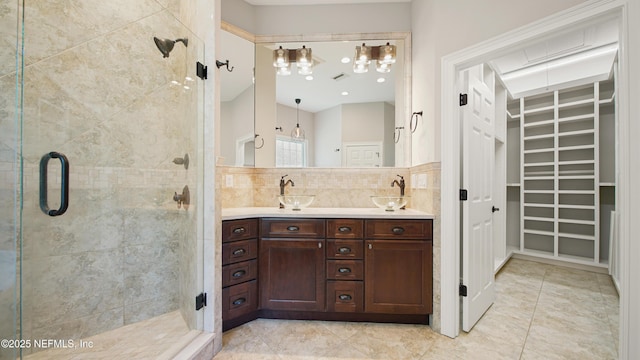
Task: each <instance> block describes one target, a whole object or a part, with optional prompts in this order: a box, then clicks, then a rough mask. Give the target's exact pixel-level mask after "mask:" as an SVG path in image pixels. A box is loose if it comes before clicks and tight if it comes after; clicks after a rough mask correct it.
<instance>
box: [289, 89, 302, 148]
mask: <svg viewBox="0 0 640 360" xmlns="http://www.w3.org/2000/svg"><path fill="white" fill-rule="evenodd" d="M299 106H300V99H296V127H295V128H293V130H291V138H292V139H293V140H297V141H303V140H304V130H302V128H301V127H300V107H299Z"/></svg>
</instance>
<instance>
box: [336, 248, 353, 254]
mask: <svg viewBox="0 0 640 360" xmlns="http://www.w3.org/2000/svg"><path fill="white" fill-rule="evenodd" d="M338 252H339V253H340V254H350V253H351V248H348V247H341V248H339V249H338Z"/></svg>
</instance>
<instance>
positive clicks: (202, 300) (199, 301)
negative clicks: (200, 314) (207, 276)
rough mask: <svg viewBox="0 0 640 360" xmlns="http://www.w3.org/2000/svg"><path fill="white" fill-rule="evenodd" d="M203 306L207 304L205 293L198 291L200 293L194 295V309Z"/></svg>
mask: <svg viewBox="0 0 640 360" xmlns="http://www.w3.org/2000/svg"><path fill="white" fill-rule="evenodd" d="M205 306H207V293H200V295H198V296H196V311H198V310H200V309H202V308H203V307H205Z"/></svg>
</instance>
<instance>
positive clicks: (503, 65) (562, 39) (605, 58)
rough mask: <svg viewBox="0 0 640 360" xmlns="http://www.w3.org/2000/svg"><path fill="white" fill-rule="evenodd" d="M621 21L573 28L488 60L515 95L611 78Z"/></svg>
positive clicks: (513, 95) (525, 94)
mask: <svg viewBox="0 0 640 360" xmlns="http://www.w3.org/2000/svg"><path fill="white" fill-rule="evenodd" d="M617 43H618V23H617V21H616V20H609V21H603V22H600V23H596V24H589V25H586V26H583V27H579V28H574V29H571V30H569V31H566V32H563V33H560V34H557V35H556V36H554V37H552V38H550V39H545V40H542V41H539V42H536V43H533V44H529V45H527V46H525V47H523V48H521V49H518V50H514V51H513V52H511V53H509V54H507V55H505V56H502V57H499V58H497V59H494V60H492V61H489V65H490V66H491V67H492V68H493V69H494V70H495V71H496V74H497V76H498V78H500V80H501V81H502V83H503V84H504V85H505V87H506V88H507V89H508V90H509V92H510V93H511V95H512V97H513V98H519V97H522V96H529V95H534V94H536V93H540V92H545V91H550V90H555V89H560V88H564V87H568V86H574V85H580V84H581V83H587V82H593V81H598V80H604V79H607V78H609V76H610V75H611V71H612V68H613V62H614V61H615V59H616V56H617V49H618V44H617Z"/></svg>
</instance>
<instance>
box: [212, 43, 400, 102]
mask: <svg viewBox="0 0 640 360" xmlns="http://www.w3.org/2000/svg"><path fill="white" fill-rule="evenodd" d="M386 42H387V40H378V41H375V40H368V41H367V42H366V44H367V45H370V46H376V45H383V44H385V43H386ZM389 43H391V44H395V43H396V42H395V41H389ZM361 44H362V42H359V41H332V42H306V43H277V44H270V45H264V46H266V47H268V48H269V49H275V48H277V47H278V46H280V45H282V46H283V47H284V48H288V49H296V48H300V47H302V45H305V46H306V47H307V48H311V50H312V52H313V58H314V62H315V65H314V67H313V74H312V76H313V80H306V79H305V76H302V75H298V74H297V72H296V67H295V65H292V74H291V75H287V76H282V75H277V78H276V85H277V86H276V101H277V102H278V103H280V104H283V105H286V106H290V107H296V104H295V99H296V98H299V99H301V100H302V101H301V103H300V105H299V107H300V109H301V110H304V111H308V112H312V113H315V112H318V111H322V110H325V109H328V108H332V107H335V106H337V105H338V104H345V103H367V102H388V103H395V88H396V74H397V73H398V71H400V65H399V64H395V65H393V66H392V67H391V72H389V73H386V74H381V73H378V72H377V71H376V70H375V62H372V64H371V65H370V69H369V72H367V73H364V74H356V73H354V72H353V68H352V66H353V65H352V63H351V61H349V62H348V63H346V64H345V63H342V62H341V59H342V58H343V57H348V58H351V59H352V58H353V55H354V53H355V47H356V46H357V45H361ZM221 49H222V51H221V55H220V57H221V58H222V59H221V60H223V61H224V60H226V59H229V63H230V65H231V66H235V68H234V71H233V72H231V73H229V72H227V71H226V70H223V71H221V72H220V75H221V80H220V81H221V82H220V88H221V95H220V99H221V101H230V100H233V99H234V98H235V97H236V96H238V95H239V94H241V93H242V92H243V91H245V90H246V89H247V88H248V87H250V86H251V84H252V80H253V79H252V74H253V61H254V54H253V44H252V43H250V42H249V41H247V40H244V39H242V38H240V37H238V36H235V35H232V34H230V33H228V32H225V31H223V32H222V46H221ZM225 49H233V51H231V52H226V51H225ZM268 61H271V58H270V59H269V60H268ZM273 71H274V72H275V68H274V69H273ZM334 78H337V79H334ZM380 78H383V79H384V80H385V81H384V82H378V79H380ZM344 91H347V92H348V93H349V94H348V95H342V93H343V92H344Z"/></svg>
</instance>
